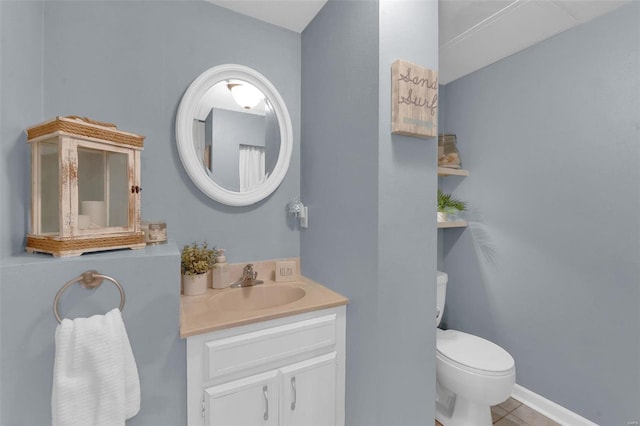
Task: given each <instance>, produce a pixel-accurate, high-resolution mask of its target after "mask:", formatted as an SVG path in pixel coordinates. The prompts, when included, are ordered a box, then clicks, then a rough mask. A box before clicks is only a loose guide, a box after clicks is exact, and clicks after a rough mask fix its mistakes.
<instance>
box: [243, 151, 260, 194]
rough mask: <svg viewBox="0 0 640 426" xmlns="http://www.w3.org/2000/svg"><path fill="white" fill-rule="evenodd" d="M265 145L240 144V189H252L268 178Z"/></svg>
mask: <svg viewBox="0 0 640 426" xmlns="http://www.w3.org/2000/svg"><path fill="white" fill-rule="evenodd" d="M264 157H265V156H264V147H261V146H254V145H243V144H240V161H239V172H240V191H241V192H243V191H251V190H253V189H255V188H256V187H257V186H259V185H260V184H261V183H262V182H264V181H265V180H266V178H267V174H266V172H265V158H264Z"/></svg>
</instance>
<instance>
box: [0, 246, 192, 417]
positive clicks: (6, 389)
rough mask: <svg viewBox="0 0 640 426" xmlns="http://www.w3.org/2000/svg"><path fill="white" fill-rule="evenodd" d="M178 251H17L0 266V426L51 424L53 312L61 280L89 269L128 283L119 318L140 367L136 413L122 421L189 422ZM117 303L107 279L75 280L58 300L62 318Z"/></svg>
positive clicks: (164, 248) (169, 248) (172, 248)
mask: <svg viewBox="0 0 640 426" xmlns="http://www.w3.org/2000/svg"><path fill="white" fill-rule="evenodd" d="M179 265H180V255H179V250H178V248H177V247H176V245H175V243H174V242H170V243H168V244H167V245H161V246H156V247H153V248H148V249H145V250H135V251H117V252H113V253H106V254H104V253H103V254H99V255H90V256H81V257H76V258H71V259H54V258H52V257H49V256H45V255H36V256H31V255H27V254H24V255H21V256H15V257H12V258H5V259H3V264H2V268H1V269H0V278H1V280H2V288H1V290H2V297H1V299H0V335H1V336H2V352H1V354H0V355H1V363H0V372H1V380H0V401H1V402H2V412H1V417H0V424H2V425H3V426H46V425H50V424H51V385H52V379H53V359H54V351H55V345H54V340H53V336H54V333H55V329H56V326H57V325H58V324H57V322H56V320H55V318H54V316H53V312H52V303H53V299H54V297H55V295H56V292H57V291H58V290H59V289H60V287H62V285H63V284H64V283H65V282H67V281H69V280H71V279H73V278H74V277H77V276H79V275H80V274H81V273H82V272H84V271H86V270H89V269H96V270H98V271H99V272H101V273H104V274H108V275H111V276H113V277H114V278H115V279H117V280H118V281H119V282H120V283H121V284H122V286H123V287H124V290H125V296H126V304H125V307H124V311H123V312H122V317H123V320H124V323H125V326H126V328H127V334H128V335H129V341H130V342H131V348H132V350H133V355H134V357H135V360H136V364H137V366H138V374H139V376H140V387H141V389H140V390H141V398H142V399H141V405H140V412H139V413H138V415H136V416H135V417H134V418H133V419H131V420H130V421H128V422H127V425H130V426H133V425H140V426H143V425H144V426H151V425H157V426H177V425H183V424H185V423H186V407H187V398H186V392H187V391H186V387H187V386H186V385H187V383H186V351H185V345H184V342H183V341H182V340H181V339H180V336H179V329H178V324H179V322H180V305H179V298H178V294H179V292H180V266H179ZM119 303H120V295H119V293H118V291H117V290H116V287H115V286H114V285H113V284H111V283H109V282H107V281H105V282H104V283H103V284H102V285H101V286H100V287H99V288H98V289H96V290H91V291H89V290H85V289H83V288H82V287H81V286H80V285H79V284H76V285H74V286H72V287H70V288H69V289H67V290H66V291H65V292H64V293H63V295H62V297H61V299H60V305H59V309H60V314H61V316H62V317H68V318H74V317H76V316H83V317H87V316H90V315H93V314H97V313H104V312H107V311H109V310H111V309H113V308H114V307H117V306H118V305H119Z"/></svg>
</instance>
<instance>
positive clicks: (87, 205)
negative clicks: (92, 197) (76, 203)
mask: <svg viewBox="0 0 640 426" xmlns="http://www.w3.org/2000/svg"><path fill="white" fill-rule="evenodd" d="M82 214H83V215H88V216H89V220H90V221H91V223H92V224H93V225H97V226H99V227H101V228H105V227H106V226H107V207H106V203H105V202H104V201H83V202H82Z"/></svg>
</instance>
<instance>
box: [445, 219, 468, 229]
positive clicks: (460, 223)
mask: <svg viewBox="0 0 640 426" xmlns="http://www.w3.org/2000/svg"><path fill="white" fill-rule="evenodd" d="M467 225H468V223H467V221H466V220H451V221H447V222H438V228H466V227H467Z"/></svg>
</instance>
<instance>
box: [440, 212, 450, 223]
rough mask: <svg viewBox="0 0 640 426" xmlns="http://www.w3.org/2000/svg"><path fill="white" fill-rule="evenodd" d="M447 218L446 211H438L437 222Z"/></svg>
mask: <svg viewBox="0 0 640 426" xmlns="http://www.w3.org/2000/svg"><path fill="white" fill-rule="evenodd" d="M448 219H449V215H447V212H438V222H446V221H447V220H448Z"/></svg>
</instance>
